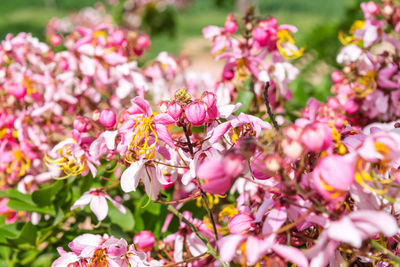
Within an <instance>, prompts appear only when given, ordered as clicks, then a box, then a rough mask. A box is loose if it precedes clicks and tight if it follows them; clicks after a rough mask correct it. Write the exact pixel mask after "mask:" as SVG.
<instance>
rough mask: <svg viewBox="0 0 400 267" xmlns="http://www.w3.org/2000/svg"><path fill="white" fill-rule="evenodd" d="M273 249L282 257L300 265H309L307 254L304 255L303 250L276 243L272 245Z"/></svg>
mask: <svg viewBox="0 0 400 267" xmlns="http://www.w3.org/2000/svg"><path fill="white" fill-rule="evenodd" d="M272 250H273V251H275V253H276V254H278V255H279V256H281V257H282V258H284V259H287V260H289V261H291V262H292V263H295V264H297V266H299V267H303V266H308V260H307V258H306V256H304V254H303V252H301V250H299V249H297V248H295V247H289V246H283V245H279V244H276V245H274V246H273V247H272Z"/></svg>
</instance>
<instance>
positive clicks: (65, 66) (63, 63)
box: [59, 58, 69, 71]
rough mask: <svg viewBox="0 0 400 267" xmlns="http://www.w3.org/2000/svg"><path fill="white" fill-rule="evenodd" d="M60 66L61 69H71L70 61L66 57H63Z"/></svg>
mask: <svg viewBox="0 0 400 267" xmlns="http://www.w3.org/2000/svg"><path fill="white" fill-rule="evenodd" d="M59 66H60V69H61V70H64V71H65V70H68V69H69V63H68V60H67V59H66V58H63V59H61V60H60V63H59Z"/></svg>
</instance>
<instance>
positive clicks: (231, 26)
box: [225, 14, 238, 34]
mask: <svg viewBox="0 0 400 267" xmlns="http://www.w3.org/2000/svg"><path fill="white" fill-rule="evenodd" d="M237 28H238V24H237V22H236V20H235V16H234V15H232V14H229V15H228V18H227V20H226V22H225V31H226V32H227V33H229V34H234V33H235V32H236V30H237Z"/></svg>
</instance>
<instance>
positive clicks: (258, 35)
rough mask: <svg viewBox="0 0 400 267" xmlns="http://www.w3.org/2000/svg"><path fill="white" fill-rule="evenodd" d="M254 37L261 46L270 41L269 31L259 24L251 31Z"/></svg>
mask: <svg viewBox="0 0 400 267" xmlns="http://www.w3.org/2000/svg"><path fill="white" fill-rule="evenodd" d="M251 36H253V39H254V40H255V41H256V42H257V43H259V44H260V45H261V46H266V45H267V43H268V32H267V31H266V30H265V29H264V28H263V27H261V26H257V27H255V28H254V30H253V31H252V33H251Z"/></svg>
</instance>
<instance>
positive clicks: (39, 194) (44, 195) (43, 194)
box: [32, 181, 64, 206]
mask: <svg viewBox="0 0 400 267" xmlns="http://www.w3.org/2000/svg"><path fill="white" fill-rule="evenodd" d="M63 185H64V181H57V182H55V183H53V184H51V185H48V186H45V187H42V188H41V189H39V190H36V191H35V192H33V193H32V200H33V201H34V202H35V203H36V204H37V205H39V206H47V205H49V204H50V203H51V202H52V201H53V200H54V199H55V197H56V195H57V193H58V192H59V191H60V190H61V188H62V187H63Z"/></svg>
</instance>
